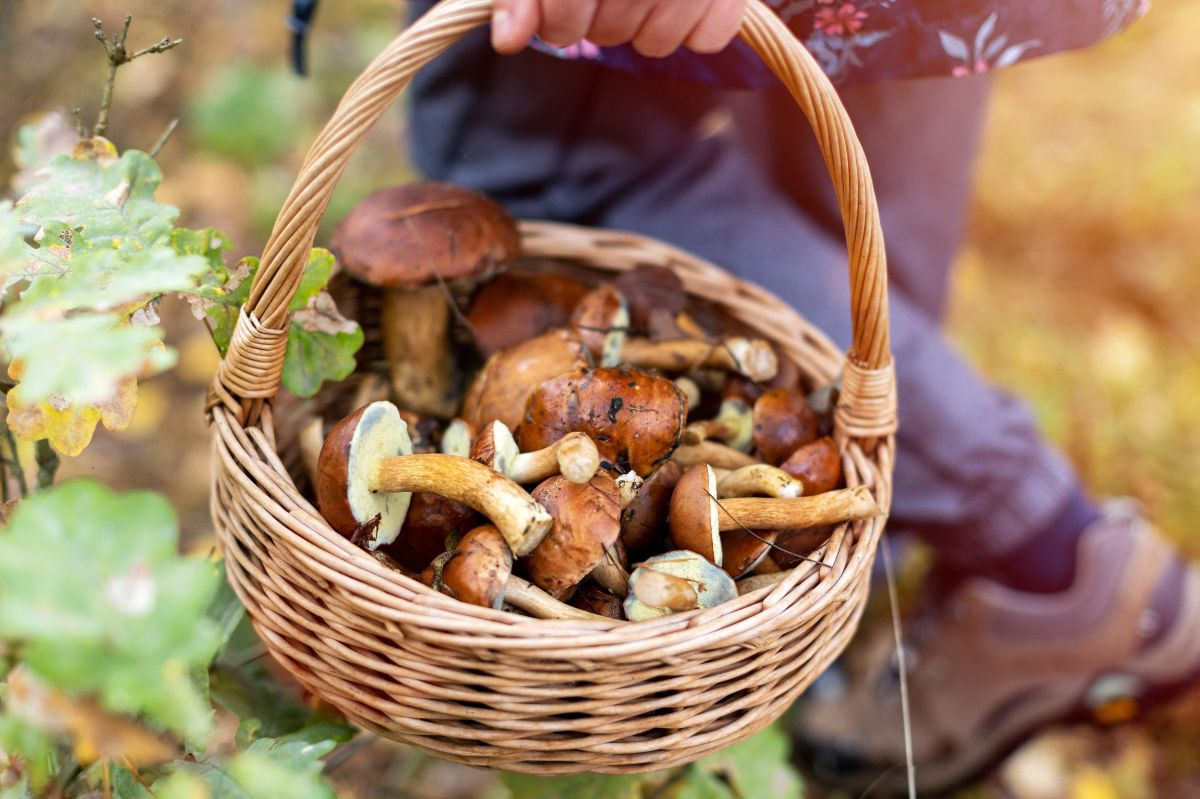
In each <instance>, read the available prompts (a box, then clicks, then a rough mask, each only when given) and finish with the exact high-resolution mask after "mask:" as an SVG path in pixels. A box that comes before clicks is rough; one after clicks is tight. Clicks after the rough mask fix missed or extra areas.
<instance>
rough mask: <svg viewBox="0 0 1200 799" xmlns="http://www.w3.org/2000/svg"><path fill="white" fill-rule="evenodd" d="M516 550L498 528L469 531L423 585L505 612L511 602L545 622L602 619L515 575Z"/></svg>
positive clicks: (434, 565)
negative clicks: (513, 554)
mask: <svg viewBox="0 0 1200 799" xmlns="http://www.w3.org/2000/svg"><path fill="white" fill-rule="evenodd" d="M512 561H513V556H512V551H511V550H510V549H509V548H508V544H507V543H505V541H504V536H503V535H501V534H500V531H499V530H497V529H496V528H495V526H493V525H490V524H485V525H482V526H480V527H476V528H475V529H473V530H471V531H470V532H468V533H467V534H466V535H464V536H463V537H462V540H460V541H459V542H458V546H456V547H455V548H454V549H453V550H452V551H449V552H445V553H443V554H441V555H439V556H438V557H437V558H436V559H435V560H434V562H433V563H432V564H430V566H429V568H428V569H426V570H425V571H424V572H423V573H422V574H421V582H423V583H425V584H426V585H428V586H429V587H430V588H432V589H433V590H435V591H440V592H441V593H443V594H446V595H447V596H452V597H454V598H455V599H458V600H459V601H461V602H467V603H469V604H472V605H478V606H480V607H485V608H492V609H493V610H500V609H501V608H502V607H504V605H505V604H508V605H511V606H513V607H515V608H518V609H520V610H522V611H524V612H525V613H528V614H529V615H530V616H534V617H536V618H539V619H580V620H589V621H590V620H595V619H601V618H604V617H602V616H599V615H596V614H593V613H588V612H587V611H586V610H579V609H577V608H573V607H571V606H570V605H565V604H563V603H562V602H559V601H558V600H557V599H554V598H553V597H551V596H550V595H549V594H547V593H545V592H544V591H542V590H541V589H539V588H537V587H535V586H532V585H530V584H529V583H528V582H526V581H525V580H522V579H521V578H520V577H517V576H516V575H514V574H513V573H512Z"/></svg>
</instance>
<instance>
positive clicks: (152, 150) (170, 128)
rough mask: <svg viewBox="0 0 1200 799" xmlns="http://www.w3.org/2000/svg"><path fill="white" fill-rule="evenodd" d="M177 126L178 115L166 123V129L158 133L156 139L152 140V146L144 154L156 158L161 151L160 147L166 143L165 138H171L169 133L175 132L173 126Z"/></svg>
mask: <svg viewBox="0 0 1200 799" xmlns="http://www.w3.org/2000/svg"><path fill="white" fill-rule="evenodd" d="M177 127H179V117H175V118H174V119H172V120H171V121H170V122H168V123H167V129H166V130H164V131H163V132H162V133H161V134H160V135H159V137H158V141H156V142H154V146H153V147H151V148H150V152H148V153H146V154H147V155H149V156H150V157H151V158H158V154H159V153H161V152H162V148H163V147H165V146H166V144H167V139H169V138H171V134H172V133H174V132H175V128H177Z"/></svg>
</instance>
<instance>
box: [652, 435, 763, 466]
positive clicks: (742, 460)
mask: <svg viewBox="0 0 1200 799" xmlns="http://www.w3.org/2000/svg"><path fill="white" fill-rule="evenodd" d="M671 460H673V461H675V462H676V463H678V464H679V465H680V466H683V467H684V468H687V467H690V466H695V465H696V464H698V463H707V464H711V465H712V466H716V467H718V468H720V469H740V468H742V467H743V466H753V465H755V464H756V463H758V461H756V460H755V459H754V458H752V457H750V456H749V455H747V454H746V453H744V452H738V451H737V450H736V449H733V448H732V447H727V446H725V445H724V444H718V443H717V442H715V441H701V442H700V443H699V444H685V445H684V446H682V447H679V448H678V449H677V450H675V454H673V455H672V456H671Z"/></svg>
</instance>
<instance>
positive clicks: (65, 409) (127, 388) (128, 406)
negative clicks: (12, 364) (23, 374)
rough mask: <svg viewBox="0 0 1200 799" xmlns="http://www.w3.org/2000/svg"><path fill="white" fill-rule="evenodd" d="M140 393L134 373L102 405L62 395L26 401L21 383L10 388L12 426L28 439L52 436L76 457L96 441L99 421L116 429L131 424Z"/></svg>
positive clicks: (60, 448)
mask: <svg viewBox="0 0 1200 799" xmlns="http://www.w3.org/2000/svg"><path fill="white" fill-rule="evenodd" d="M11 371H12V370H11V369H10V372H11ZM137 397H138V386H137V378H133V377H130V378H126V379H125V380H122V381H121V382H120V383H119V384H117V390H116V393H115V394H113V395H112V396H111V397H109V398H108V399H106V400H105V401H103V402H101V403H99V404H98V405H80V406H77V405H72V404H70V403H69V402H66V401H64V400H62V398H61V397H51V398H50V399H48V400H46V401H45V402H39V403H35V404H33V405H26V404H25V402H24V401H23V400H22V398H21V387H20V386H17V387H16V388H14V389H12V390H11V391H9V392H8V427H9V429H10V430H12V431H13V433H15V434H16V435H18V436H20V437H21V438H24V439H26V440H28V441H38V440H40V439H43V438H45V439H48V440H49V441H50V445H51V446H52V447H54V448H55V449H56V450H58V451H59V452H60V453H61V454H63V455H69V456H71V457H74V456H76V455H78V454H79V453H81V452H83V451H84V450H85V449H87V445H88V444H90V443H92V436H93V434H95V432H96V425H97V424H99V423H101V422H103V423H104V426H105V427H106V428H108V429H109V430H112V431H114V432H117V431H120V430H124V429H125V428H126V427H128V426H129V423H130V421H132V419H133V412H134V410H136V409H137Z"/></svg>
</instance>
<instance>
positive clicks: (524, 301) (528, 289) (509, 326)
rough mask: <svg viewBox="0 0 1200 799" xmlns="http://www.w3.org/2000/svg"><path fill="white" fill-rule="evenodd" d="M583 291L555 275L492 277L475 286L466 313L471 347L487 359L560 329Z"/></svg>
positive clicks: (571, 280)
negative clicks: (472, 341) (469, 324)
mask: <svg viewBox="0 0 1200 799" xmlns="http://www.w3.org/2000/svg"><path fill="white" fill-rule="evenodd" d="M587 290H588V289H587V286H585V285H583V284H582V283H580V282H579V281H578V280H576V279H575V278H573V277H569V276H567V275H563V274H559V273H556V272H546V273H543V274H536V275H518V274H513V273H512V272H505V273H504V274H501V275H498V276H496V277H495V278H493V279H492V280H490V281H488V282H487V283H485V284H484V285H482V286H480V287H479V290H478V291H476V292H475V296H474V297H472V298H471V306H470V308H469V309H468V310H467V321H468V322H470V323H471V333H472V336H473V337H474V340H475V347H476V348H477V349H478V350H479V352H480V353H481V354H482V355H483V356H484V357H485V358H490V357H491V356H492V355H494V354H495V353H497V352H499V351H500V350H502V349H505V348H507V347H511V346H513V345H515V344H519V343H520V342H522V341H526V340H528V339H531V338H534V337H535V336H540V335H541V334H543V333H545V332H546V331H547V330H551V329H553V328H556V327H564V326H565V325H566V324H567V322H568V321H569V320H570V318H571V311H572V309H573V308H574V307H575V306H576V304H577V303H578V302H579V300H580V299H581V298H582V297H583V295H584V294H586V293H587Z"/></svg>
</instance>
